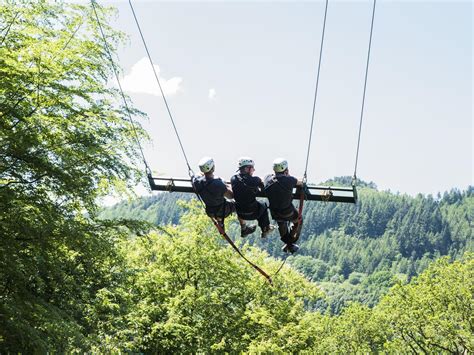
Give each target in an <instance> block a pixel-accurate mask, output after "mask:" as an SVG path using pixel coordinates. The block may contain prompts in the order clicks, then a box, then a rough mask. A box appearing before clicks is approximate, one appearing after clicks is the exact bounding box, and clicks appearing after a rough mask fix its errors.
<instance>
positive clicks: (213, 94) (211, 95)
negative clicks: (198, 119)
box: [208, 88, 216, 101]
mask: <svg viewBox="0 0 474 355" xmlns="http://www.w3.org/2000/svg"><path fill="white" fill-rule="evenodd" d="M208 97H209V100H211V101H213V100H215V99H216V89H214V88H211V89H209V95H208Z"/></svg>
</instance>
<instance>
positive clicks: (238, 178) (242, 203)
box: [230, 157, 273, 238]
mask: <svg viewBox="0 0 474 355" xmlns="http://www.w3.org/2000/svg"><path fill="white" fill-rule="evenodd" d="M254 171H255V162H254V161H253V160H252V159H251V158H249V157H242V158H240V159H239V169H238V170H237V172H238V173H237V174H235V175H234V176H232V178H231V179H230V183H231V185H232V191H233V193H234V199H235V207H236V211H237V215H238V217H239V219H241V220H244V221H251V220H257V221H258V226H259V227H260V229H261V231H262V238H264V237H266V236H267V235H268V234H269V233H270V232H271V231H272V230H273V228H272V227H273V226H271V225H270V219H269V218H268V212H267V205H266V204H265V203H264V202H261V201H257V199H256V195H257V193H258V192H259V191H260V190H261V189H263V182H262V179H260V178H259V177H258V176H253V173H254ZM255 228H256V226H255V225H252V226H248V225H246V224H245V223H244V224H242V223H241V235H242V236H244V235H246V234H250V233H253V232H254V231H255Z"/></svg>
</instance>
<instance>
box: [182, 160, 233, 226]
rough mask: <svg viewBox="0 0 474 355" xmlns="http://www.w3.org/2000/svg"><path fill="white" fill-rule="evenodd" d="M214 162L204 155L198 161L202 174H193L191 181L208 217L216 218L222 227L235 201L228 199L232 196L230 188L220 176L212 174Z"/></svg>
mask: <svg viewBox="0 0 474 355" xmlns="http://www.w3.org/2000/svg"><path fill="white" fill-rule="evenodd" d="M214 169H215V163H214V159H212V158H211V157H204V158H202V159H201V160H200V161H199V170H201V172H202V173H203V175H202V176H198V177H196V176H193V177H192V179H191V181H192V184H193V187H194V189H195V191H196V192H197V194H198V195H199V196H200V197H201V199H202V200H203V202H204V204H205V205H206V213H207V215H208V216H209V217H212V218H215V219H217V221H218V222H219V224H220V225H221V226H222V227H224V219H225V218H226V217H227V216H229V215H230V214H231V213H232V212H235V203H234V202H232V201H229V200H228V199H232V198H233V194H232V190H231V189H230V188H229V186H227V185H226V184H225V183H224V181H222V179H221V178H219V177H217V176H214Z"/></svg>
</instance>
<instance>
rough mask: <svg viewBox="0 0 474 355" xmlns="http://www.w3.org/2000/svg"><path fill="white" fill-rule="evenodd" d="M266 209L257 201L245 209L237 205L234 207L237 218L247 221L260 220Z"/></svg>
mask: <svg viewBox="0 0 474 355" xmlns="http://www.w3.org/2000/svg"><path fill="white" fill-rule="evenodd" d="M267 208H268V207H267V205H266V204H265V203H264V202H260V201H257V202H256V203H255V204H253V205H251V206H246V208H245V209H244V208H242V207H241V206H239V205H236V210H237V216H239V218H242V219H244V220H247V221H251V220H254V219H258V218H260V216H261V215H262V214H264V213H265V212H266V211H267Z"/></svg>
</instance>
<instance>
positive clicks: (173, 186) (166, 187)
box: [148, 175, 357, 203]
mask: <svg viewBox="0 0 474 355" xmlns="http://www.w3.org/2000/svg"><path fill="white" fill-rule="evenodd" d="M148 181H149V183H150V187H151V189H152V190H153V191H168V192H185V193H194V189H193V187H192V184H191V180H190V179H185V178H172V177H153V176H151V175H148ZM227 184H229V185H230V183H229V182H227ZM307 190H308V191H307V192H308V193H307V194H306V198H305V199H306V200H308V201H324V202H343V203H356V202H357V189H356V187H355V186H351V187H335V186H315V185H307ZM257 197H266V196H265V194H264V193H263V192H259V193H258V194H257ZM299 198H300V194H299V193H297V192H296V189H295V190H294V191H293V199H299Z"/></svg>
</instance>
